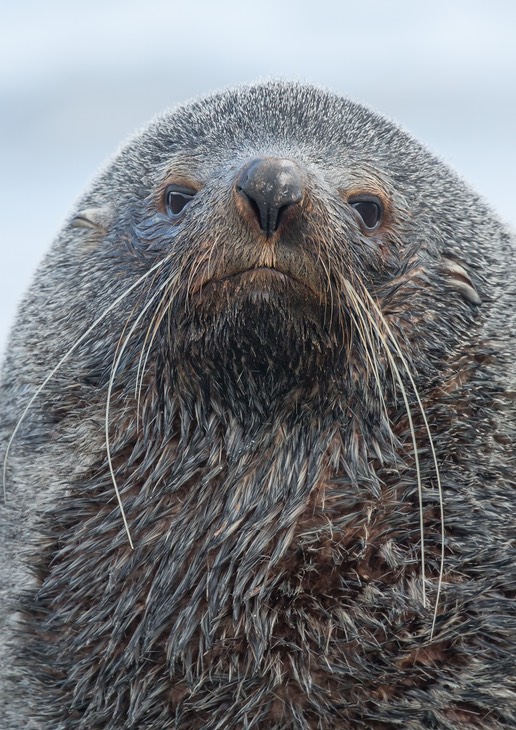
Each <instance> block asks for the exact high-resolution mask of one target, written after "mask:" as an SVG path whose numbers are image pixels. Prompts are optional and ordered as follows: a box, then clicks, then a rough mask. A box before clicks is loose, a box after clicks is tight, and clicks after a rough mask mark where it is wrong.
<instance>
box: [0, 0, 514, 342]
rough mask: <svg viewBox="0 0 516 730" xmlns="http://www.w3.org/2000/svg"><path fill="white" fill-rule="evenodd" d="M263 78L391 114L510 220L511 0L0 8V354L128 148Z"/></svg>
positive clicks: (54, 1) (48, 3) (4, 0)
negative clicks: (40, 280)
mask: <svg viewBox="0 0 516 730" xmlns="http://www.w3.org/2000/svg"><path fill="white" fill-rule="evenodd" d="M270 77H276V78H277V77H281V78H295V79H299V80H306V81H311V82H315V83H317V84H320V85H323V86H326V87H329V88H330V89H332V90H334V91H338V92H341V93H343V94H346V95H349V96H351V97H353V98H355V99H357V100H359V101H364V102H366V103H368V104H370V105H372V106H373V107H375V108H376V109H377V110H378V111H381V112H383V113H385V114H387V115H389V116H391V117H393V118H395V119H396V120H397V121H398V122H400V123H401V124H403V125H404V126H405V127H406V128H408V129H409V130H411V131H412V132H413V133H415V134H416V135H417V136H418V137H419V138H420V139H422V140H423V141H424V142H426V143H427V145H428V146H430V147H431V148H432V149H433V150H434V151H435V152H437V153H438V154H440V155H441V156H442V157H444V158H445V159H446V160H448V161H449V162H450V163H451V164H452V165H453V166H454V167H455V168H456V169H457V170H459V172H461V174H462V175H463V176H464V177H465V178H467V179H468V180H469V181H470V182H471V183H472V184H473V185H474V186H475V187H476V188H477V190H479V191H480V192H481V193H482V194H484V195H485V196H486V197H487V198H488V199H489V200H490V202H491V204H492V205H493V206H494V207H495V208H496V209H497V210H498V211H499V213H500V215H501V216H502V217H503V218H505V219H506V220H507V221H509V222H511V223H513V224H516V205H515V201H516V172H515V170H516V143H515V130H516V2H514V1H513V0H478V1H477V0H432V2H427V1H426V2H420V1H419V0H385V1H381V0H370V2H368V1H367V0H355V2H350V1H349V0H342V1H341V2H337V1H336V0H335V1H334V2H331V1H330V0H312V1H311V2H308V1H307V0H298V1H297V2H290V1H287V0H283V1H282V0H238V1H237V0H219V1H217V0H212V1H211V2H210V1H209V0H184V2H178V1H177V0H169V1H168V2H164V1H162V0H139V1H137V2H131V0H123V1H120V0H111V1H110V0H88V2H83V0H77V1H74V0H66V1H64V0H45V1H44V2H43V1H41V0H39V1H38V0H32V1H31V0H16V2H15V1H14V0H0V146H1V149H0V188H1V189H0V193H1V195H0V201H1V206H0V215H1V219H0V232H1V233H0V235H1V238H0V246H1V254H2V255H1V257H0V350H1V349H2V348H3V346H4V343H5V338H6V334H7V329H8V327H9V324H10V322H11V321H12V319H13V316H14V312H15V307H16V303H17V301H18V300H19V298H20V296H21V294H22V292H23V290H24V289H25V288H26V287H27V284H28V282H29V281H30V277H31V275H32V272H33V270H34V267H35V266H36V265H37V262H38V260H39V259H40V258H41V256H42V255H43V253H44V252H45V250H46V249H47V248H48V246H49V245H50V242H51V240H52V238H53V236H54V235H55V233H56V231H57V230H58V229H59V227H60V225H61V222H62V220H63V219H64V217H65V215H66V214H67V212H68V210H69V209H70V207H71V206H72V204H73V201H74V199H75V198H76V197H77V196H78V195H79V194H80V193H81V191H82V190H83V189H84V188H85V186H86V185H87V183H88V180H89V179H90V178H91V177H92V176H93V174H94V173H95V171H96V169H97V168H98V167H99V165H100V164H102V162H103V161H104V160H105V158H106V157H107V156H109V155H110V154H111V153H112V152H113V151H115V149H116V148H117V147H118V146H119V144H120V143H121V142H122V141H123V139H124V138H125V137H126V136H127V135H128V134H129V133H131V132H132V131H134V129H135V128H137V127H138V126H141V125H142V124H144V123H145V122H146V121H147V120H148V119H149V118H150V117H152V116H153V115H154V114H156V113H158V112H160V111H162V110H163V109H164V108H165V107H167V106H170V105H172V104H174V103H176V102H177V101H182V100H185V99H188V98H189V97H191V96H194V95H198V94H204V93H206V92H208V91H212V90H216V89H220V88H222V87H224V86H227V85H234V84H237V83H240V82H244V81H253V80H258V79H264V78H270Z"/></svg>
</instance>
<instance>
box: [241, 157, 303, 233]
mask: <svg viewBox="0 0 516 730" xmlns="http://www.w3.org/2000/svg"><path fill="white" fill-rule="evenodd" d="M235 189H236V192H237V194H238V195H239V197H240V198H241V199H243V201H244V202H245V205H246V208H247V210H248V212H251V213H252V215H253V216H254V217H255V218H256V219H257V221H258V223H259V225H260V229H261V231H262V233H264V234H265V235H266V236H267V237H269V236H271V235H272V234H273V233H275V232H276V231H277V230H278V227H279V224H280V221H281V218H282V216H283V213H284V212H285V211H286V210H287V208H289V207H290V206H292V205H295V204H297V203H300V202H301V201H302V199H303V180H302V177H301V171H300V169H299V168H298V166H297V165H296V164H295V163H294V162H292V160H283V159H280V158H275V157H266V158H263V159H258V160H253V161H252V162H250V163H249V164H248V165H246V166H245V167H244V168H243V169H242V171H241V172H240V174H239V175H238V178H237V181H236V185H235Z"/></svg>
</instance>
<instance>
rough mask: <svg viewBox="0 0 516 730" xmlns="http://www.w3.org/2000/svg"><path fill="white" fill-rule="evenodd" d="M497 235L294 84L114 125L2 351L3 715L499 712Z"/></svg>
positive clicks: (504, 474)
mask: <svg viewBox="0 0 516 730" xmlns="http://www.w3.org/2000/svg"><path fill="white" fill-rule="evenodd" d="M514 248H515V244H514V238H513V237H511V235H510V233H509V232H508V231H507V229H506V228H505V227H504V226H503V224H502V223H501V222H500V221H499V220H498V219H497V217H496V216H495V215H494V214H493V213H492V212H491V211H490V210H489V209H488V208H487V206H486V205H485V204H484V203H483V202H482V201H481V200H480V199H479V198H478V197H477V196H476V195H475V193H474V192H472V191H471V190H470V189H469V188H468V187H467V186H466V185H465V184H464V183H463V182H462V181H461V180H460V179H458V178H457V177H456V175H455V174H454V173H453V172H451V171H450V170H448V168H447V167H446V166H445V165H443V164H442V163H441V162H439V161H438V160H436V158H434V157H433V156H432V155H431V154H430V153H429V152H428V151H427V150H425V149H424V148H423V147H422V146H421V145H420V144H419V143H417V142H416V141H414V140H413V139H412V138H411V137H410V136H409V135H407V134H406V133H405V132H403V131H402V130H400V129H399V128H398V127H396V126H395V125H394V124H392V123H391V122H388V121H386V120H385V119H383V118H382V117H380V116H378V115H376V114H374V113H373V112H371V111H370V110H368V109H366V108H364V107H362V106H360V105H358V104H355V103H353V102H350V101H348V100H346V99H343V98H340V97H338V96H335V95H332V94H329V93H327V92H324V91H321V90H319V89H316V88H314V87H308V86H303V85H297V84H288V83H268V84H262V85H255V86H249V87H243V88H241V89H237V90H233V91H228V92H224V93H221V94H217V95H214V96H210V97H207V98H204V99H201V100H198V101H194V102H192V103H190V104H186V105H184V106H181V107H178V108H177V109H174V110H172V111H171V112H168V113H166V114H164V115H163V116H162V117H160V118H158V119H157V120H155V121H154V122H153V123H152V124H151V125H150V126H149V127H148V128H147V129H146V130H145V131H144V132H142V133H141V134H140V135H138V136H137V137H135V138H134V139H132V140H131V141H129V143H128V144H127V146H126V147H125V148H124V149H123V150H122V151H121V152H120V153H119V155H118V156H117V157H116V158H115V159H114V160H113V161H112V163H111V164H110V166H109V167H107V168H106V170H105V171H104V172H102V173H101V174H100V175H99V177H98V178H97V180H96V181H95V182H94V183H93V185H92V187H91V189H90V190H89V191H88V192H87V193H86V194H85V196H84V197H83V199H82V200H81V201H80V203H79V206H78V208H77V210H76V211H75V213H74V215H73V216H72V217H71V219H70V221H69V222H68V223H67V225H66V226H65V227H64V229H63V231H62V232H61V234H60V235H59V237H58V238H57V240H56V241H55V243H54V245H53V247H52V249H51V251H50V253H49V255H48V256H47V258H46V260H45V261H44V262H43V264H42V266H41V268H40V270H39V272H38V274H37V276H36V280H35V282H34V284H33V286H32V288H31V290H30V291H29V293H28V295H27V297H26V299H25V301H24V303H23V304H22V307H21V310H20V315H19V318H18V321H17V324H16V326H15V328H14V330H13V334H12V338H11V343H10V347H9V352H8V356H7V360H6V363H5V367H4V375H3V381H2V405H1V407H2V411H1V416H2V424H3V427H2V428H3V431H2V439H3V449H4V453H5V492H6V504H5V506H4V508H3V509H2V516H1V520H2V521H1V522H0V525H1V529H2V545H3V549H4V550H5V557H4V559H3V564H2V568H1V570H2V577H3V581H4V585H5V586H6V588H5V589H4V591H3V594H2V601H3V602H4V608H3V611H2V614H3V617H4V618H3V620H4V625H3V626H2V637H3V638H2V641H3V646H4V650H3V656H4V657H5V660H4V663H3V665H2V666H0V676H1V677H2V692H3V696H2V701H3V702H4V705H5V708H6V709H5V712H4V713H3V719H0V728H5V729H6V730H7V729H9V730H11V729H12V728H13V727H25V726H26V725H28V724H29V723H30V722H32V723H33V724H34V723H36V726H37V727H41V728H48V729H49V730H50V729H52V730H55V728H62V729H64V728H66V730H68V729H72V728H78V729H81V730H85V729H86V728H88V730H89V729H90V728H99V729H100V728H110V729H112V730H115V729H118V728H122V727H123V728H138V729H139V728H156V729H157V728H159V729H160V730H164V729H166V728H185V729H186V728H188V729H194V728H213V729H215V728H220V729H222V728H224V729H225V728H235V729H236V728H242V729H244V728H249V729H250V728H257V729H260V730H262V729H263V730H264V729H265V728H277V730H279V729H280V728H281V729H283V728H285V729H286V728H293V729H296V730H297V729H299V730H301V729H303V730H305V729H306V728H318V729H323V728H327V729H328V730H329V729H330V728H357V729H358V728H371V729H382V730H383V729H384V728H397V727H410V728H413V729H414V730H418V729H420V728H421V729H422V728H437V729H441V728H442V729H445V728H475V727H482V728H486V729H487V730H497V729H498V728H507V727H513V726H514V727H516V690H515V685H516V670H515V669H514V660H513V656H514V651H515V649H516V609H515V608H514V605H515V604H514V584H515V580H516V555H515V544H514V527H513V525H512V524H511V520H510V519H507V515H509V514H511V513H512V510H514V507H515V506H516V505H515V501H516V498H515V490H514V486H515V485H514V476H513V474H514V471H513V470H514V450H513V445H512V444H513V438H514V423H515V421H514V401H513V399H512V397H511V392H512V391H513V390H514V369H513V365H512V363H513V359H514V349H515V344H514V343H515V334H514V333H515V331H516V328H515V322H514V319H515V315H514V307H513V306H512V305H511V303H510V302H511V300H510V297H511V291H512V290H513V288H514V280H515V277H514V273H515V272H514V268H515V263H514V262H515V255H514V253H515V251H514ZM511 287H512V289H511ZM49 292H50V293H51V294H49ZM20 618H21V620H20ZM29 726H30V725H29Z"/></svg>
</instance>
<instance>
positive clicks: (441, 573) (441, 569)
mask: <svg viewBox="0 0 516 730" xmlns="http://www.w3.org/2000/svg"><path fill="white" fill-rule="evenodd" d="M365 293H366V296H367V297H368V299H369V301H370V302H371V305H372V306H373V307H374V309H375V311H376V312H377V314H378V315H379V316H380V317H381V320H382V322H383V324H384V326H385V328H386V331H387V334H388V335H389V337H390V339H391V341H392V343H393V345H394V347H395V349H396V352H397V354H398V357H399V358H400V360H401V362H402V364H403V367H404V368H405V371H406V373H407V376H408V378H409V380H410V383H411V385H412V388H413V389H414V395H415V397H416V400H417V403H418V406H419V410H420V412H421V416H422V418H423V423H424V425H425V430H426V433H427V435H428V441H429V445H430V451H431V453H432V460H433V462H434V468H435V477H436V482H437V490H438V499H439V511H440V519H441V557H440V566H439V579H438V583H437V594H436V601H435V607H434V615H433V619H432V626H431V630H430V638H432V637H433V635H434V630H435V624H436V621H437V611H438V608H439V599H440V597H441V590H442V583H443V576H444V555H445V531H444V499H443V489H442V483H441V474H440V471H439V462H438V460H437V453H436V450H435V445H434V441H433V438H432V433H431V431H430V425H429V423H428V419H427V417H426V413H425V409H424V407H423V403H422V402H421V398H420V396H419V393H418V390H417V388H416V384H415V382H414V378H413V377H412V374H411V372H410V369H409V367H408V365H407V362H406V360H405V357H404V355H403V352H402V351H401V348H400V346H399V345H398V342H397V340H396V338H395V337H394V335H393V333H392V330H391V328H390V327H389V325H388V323H387V321H386V320H385V317H384V316H383V315H382V313H381V312H380V310H379V308H378V305H377V304H376V302H375V301H374V300H373V298H372V297H371V295H370V294H369V292H367V291H366V292H365Z"/></svg>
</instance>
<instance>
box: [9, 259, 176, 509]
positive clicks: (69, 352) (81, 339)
mask: <svg viewBox="0 0 516 730" xmlns="http://www.w3.org/2000/svg"><path fill="white" fill-rule="evenodd" d="M161 265H162V261H158V262H157V263H156V264H154V266H152V267H151V268H150V269H149V270H148V271H146V272H145V274H143V275H142V276H140V277H139V278H138V279H137V280H136V281H135V282H133V283H132V284H131V286H129V287H127V289H126V290H125V291H124V292H123V293H122V294H120V295H119V296H118V297H117V298H116V299H115V300H114V301H113V302H112V303H111V304H110V305H109V306H108V307H106V309H105V310H104V311H103V312H102V314H101V315H99V316H98V317H97V319H96V320H95V321H94V322H93V324H91V325H90V326H89V327H88V329H87V330H86V331H85V332H84V333H83V334H82V335H81V336H80V337H79V338H78V339H77V340H76V341H75V342H74V344H73V345H72V346H71V347H70V348H69V349H68V350H67V351H66V352H65V354H64V355H63V356H62V357H61V359H60V360H59V362H58V363H57V365H56V366H55V367H54V368H53V369H52V371H51V372H50V373H49V375H47V377H46V378H45V379H44V380H43V382H42V383H41V385H39V386H38V387H37V388H36V391H35V393H34V394H33V395H32V396H31V398H30V400H29V402H28V403H27V405H26V406H25V408H24V409H23V412H22V414H21V416H20V418H19V419H18V421H17V422H16V425H15V427H14V429H13V432H12V433H11V436H10V437H9V440H8V441H7V446H6V449H5V454H4V462H3V466H2V487H3V500H4V504H6V503H7V488H6V485H7V462H8V458H9V454H10V451H11V447H12V444H13V442H14V439H15V438H16V435H17V434H18V431H19V430H20V427H21V424H22V423H23V421H24V420H25V417H26V415H27V413H28V412H29V410H30V409H31V407H32V404H33V403H34V401H35V400H36V398H37V397H38V396H39V394H40V393H41V392H42V390H43V389H44V388H45V387H46V386H47V385H48V383H49V382H50V381H51V380H52V378H53V377H54V375H55V374H56V373H57V372H58V371H59V370H60V369H61V367H62V366H63V365H64V363H65V362H66V361H67V360H68V358H69V357H70V356H71V355H72V354H73V353H74V352H75V351H76V350H77V348H78V347H79V346H80V345H82V343H83V342H84V341H85V340H86V338H87V337H89V335H90V334H91V333H92V332H93V331H94V330H95V329H96V328H97V327H98V325H99V324H100V323H101V322H102V321H103V320H104V319H105V318H106V317H107V316H108V314H109V313H110V312H112V311H113V309H115V307H117V306H118V305H119V304H120V302H122V301H123V300H124V299H125V298H126V297H127V296H128V295H129V294H130V293H131V292H132V291H133V290H134V289H136V287H138V286H139V285H140V284H141V283H142V282H143V281H145V279H147V277H148V276H150V275H151V274H152V273H153V272H154V271H156V270H157V269H158V268H159V267H160V266H161Z"/></svg>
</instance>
